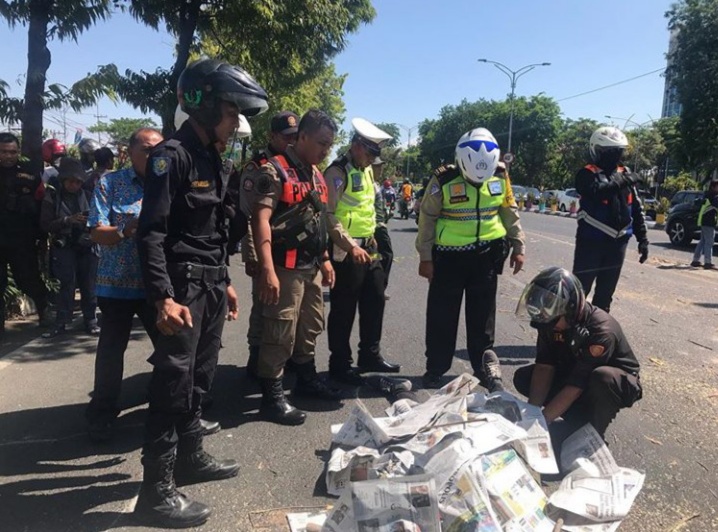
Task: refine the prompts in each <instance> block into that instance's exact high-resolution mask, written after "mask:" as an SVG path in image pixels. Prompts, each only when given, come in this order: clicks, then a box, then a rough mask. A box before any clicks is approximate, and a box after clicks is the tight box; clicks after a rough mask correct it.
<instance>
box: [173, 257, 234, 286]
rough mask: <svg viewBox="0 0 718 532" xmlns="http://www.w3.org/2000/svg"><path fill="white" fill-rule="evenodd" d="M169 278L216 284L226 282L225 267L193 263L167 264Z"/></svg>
mask: <svg viewBox="0 0 718 532" xmlns="http://www.w3.org/2000/svg"><path fill="white" fill-rule="evenodd" d="M167 273H168V274H169V276H170V277H176V278H181V279H187V280H188V281H204V282H206V283H217V282H219V281H225V280H227V266H225V265H222V266H207V265H205V264H195V263H193V262H178V263H171V262H170V263H167Z"/></svg>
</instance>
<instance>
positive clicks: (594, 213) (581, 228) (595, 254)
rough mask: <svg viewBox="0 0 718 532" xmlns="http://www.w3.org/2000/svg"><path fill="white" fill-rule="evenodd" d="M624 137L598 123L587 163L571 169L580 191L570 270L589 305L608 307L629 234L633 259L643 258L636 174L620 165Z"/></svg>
mask: <svg viewBox="0 0 718 532" xmlns="http://www.w3.org/2000/svg"><path fill="white" fill-rule="evenodd" d="M627 147H628V139H627V138H626V135H624V134H623V132H622V131H621V130H620V129H617V128H615V127H601V128H599V129H597V130H596V131H594V132H593V134H592V135H591V140H590V144H589V151H590V154H591V159H592V161H593V164H589V165H586V167H585V168H582V169H581V170H579V171H578V173H577V174H576V191H577V192H578V193H579V194H580V195H581V199H580V203H581V209H580V210H579V212H578V228H577V230H576V247H575V249H574V256H573V273H574V274H575V275H576V277H578V279H579V280H580V281H581V285H582V286H583V289H584V291H585V292H586V294H588V293H589V292H590V291H591V287H592V286H593V283H594V281H595V282H596V289H595V291H594V293H593V304H594V305H596V306H597V307H600V308H602V309H603V310H605V311H606V312H609V310H610V308H611V301H612V300H613V293H614V292H615V291H616V285H617V284H618V279H619V278H620V277H621V268H623V259H624V258H625V257H626V247H627V246H628V241H629V240H630V239H631V235H635V236H636V240H638V254H639V262H640V263H641V264H643V263H644V262H646V259H648V238H647V236H646V235H647V232H648V231H647V229H646V221H645V218H644V216H643V209H642V208H641V199H640V198H639V197H638V192H637V191H636V185H637V184H638V183H639V182H640V177H639V176H638V175H637V174H634V173H632V172H631V171H630V170H629V169H628V168H625V167H624V166H621V162H620V161H621V158H622V157H623V152H624V150H625V149H626V148H627Z"/></svg>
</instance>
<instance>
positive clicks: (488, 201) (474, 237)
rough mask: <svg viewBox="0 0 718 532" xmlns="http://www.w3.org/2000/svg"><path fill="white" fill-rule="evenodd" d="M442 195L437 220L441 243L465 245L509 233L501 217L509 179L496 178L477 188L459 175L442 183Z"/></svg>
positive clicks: (457, 245)
mask: <svg viewBox="0 0 718 532" xmlns="http://www.w3.org/2000/svg"><path fill="white" fill-rule="evenodd" d="M492 183H496V184H492ZM492 189H493V191H494V195H492V194H491V192H492ZM496 191H499V193H496ZM442 194H443V203H442V206H441V213H440V214H439V219H438V220H437V221H436V244H437V245H439V246H444V247H463V246H468V245H471V244H475V243H476V242H488V241H492V240H497V239H499V238H503V237H504V236H506V228H505V227H504V224H503V223H502V222H501V218H500V217H499V208H500V207H501V205H502V204H503V202H504V200H505V196H506V185H505V180H503V179H501V178H499V177H492V178H491V179H488V180H486V181H485V182H484V184H482V185H481V186H480V187H479V188H477V187H475V186H473V185H470V184H469V183H467V182H466V181H465V180H464V178H463V177H462V176H458V177H455V178H454V179H453V180H451V181H449V182H448V183H446V184H445V185H443V186H442Z"/></svg>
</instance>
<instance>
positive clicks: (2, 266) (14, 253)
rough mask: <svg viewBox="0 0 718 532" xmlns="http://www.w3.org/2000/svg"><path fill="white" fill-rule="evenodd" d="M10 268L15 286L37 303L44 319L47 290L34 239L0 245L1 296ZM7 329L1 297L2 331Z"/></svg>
mask: <svg viewBox="0 0 718 532" xmlns="http://www.w3.org/2000/svg"><path fill="white" fill-rule="evenodd" d="M8 265H9V266H10V271H11V272H12V276H13V279H15V284H16V285H17V287H18V288H19V289H20V290H22V291H23V292H24V293H25V294H27V295H28V296H30V297H31V298H32V300H33V301H34V302H35V307H36V308H37V313H38V314H39V315H40V317H42V316H43V315H44V314H45V309H46V308H47V288H45V283H43V281H42V278H41V277H40V266H39V263H38V257H37V247H36V246H35V240H34V239H27V240H22V241H17V242H12V243H5V244H2V245H0V296H2V295H4V294H5V289H6V288H7V284H8V276H7V268H8ZM4 327H5V298H4V297H0V329H2V328H4Z"/></svg>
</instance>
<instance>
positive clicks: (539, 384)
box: [514, 267, 643, 437]
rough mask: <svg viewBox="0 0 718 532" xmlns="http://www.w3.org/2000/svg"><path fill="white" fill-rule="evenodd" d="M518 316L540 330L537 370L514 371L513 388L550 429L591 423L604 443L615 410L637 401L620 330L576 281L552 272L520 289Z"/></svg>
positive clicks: (631, 359)
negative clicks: (539, 412) (558, 423)
mask: <svg viewBox="0 0 718 532" xmlns="http://www.w3.org/2000/svg"><path fill="white" fill-rule="evenodd" d="M516 314H517V315H518V316H520V317H524V318H528V319H530V320H531V326H532V327H534V328H535V329H537V330H538V339H537V341H536V363H535V364H531V365H528V366H524V367H522V368H519V369H518V370H517V371H516V373H515V374H514V386H515V387H516V389H517V390H518V391H519V392H520V393H522V394H523V395H525V396H527V397H528V398H529V402H530V403H531V404H533V405H536V406H543V407H544V408H543V413H544V416H545V418H546V421H547V422H548V423H551V422H553V421H554V420H556V419H557V418H559V417H563V419H564V421H566V422H567V423H568V424H569V428H570V430H569V432H571V431H574V430H576V429H578V428H580V427H581V426H583V425H584V424H586V423H591V424H592V425H593V426H594V428H595V429H596V431H597V432H598V433H599V434H600V435H601V436H602V437H603V436H604V435H605V433H606V428H608V425H609V424H610V423H611V421H612V420H613V419H614V418H615V417H616V414H617V413H618V411H619V410H620V409H621V408H627V407H630V406H631V405H633V403H634V402H636V401H638V400H639V399H640V398H641V396H642V394H643V392H642V389H641V379H640V377H639V369H640V367H639V364H638V360H637V359H636V356H635V355H634V354H633V350H632V349H631V346H630V345H629V343H628V340H627V339H626V336H625V335H624V334H623V330H622V329H621V326H620V325H619V324H618V322H617V321H616V319H615V318H613V316H611V315H609V314H608V313H606V312H604V311H603V310H601V309H600V308H598V307H596V306H594V305H592V304H590V303H588V302H586V299H585V296H584V293H583V290H582V287H581V283H580V281H579V280H578V278H577V277H576V276H574V275H573V274H571V273H570V272H569V271H567V270H565V269H563V268H556V267H552V268H547V269H545V270H543V271H542V272H540V273H539V274H538V275H537V276H536V277H534V279H533V280H532V281H531V282H530V283H529V284H528V285H526V288H524V291H523V294H522V295H521V299H520V300H519V304H518V306H517V307H516Z"/></svg>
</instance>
